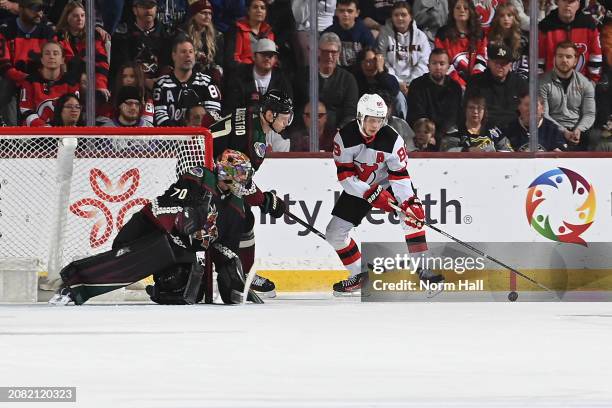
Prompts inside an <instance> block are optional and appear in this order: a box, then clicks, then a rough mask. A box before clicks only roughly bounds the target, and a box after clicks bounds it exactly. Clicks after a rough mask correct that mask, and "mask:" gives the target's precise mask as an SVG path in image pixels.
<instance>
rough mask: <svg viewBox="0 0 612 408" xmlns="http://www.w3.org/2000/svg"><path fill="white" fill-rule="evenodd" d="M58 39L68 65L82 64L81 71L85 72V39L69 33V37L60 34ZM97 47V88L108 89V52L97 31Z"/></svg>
mask: <svg viewBox="0 0 612 408" xmlns="http://www.w3.org/2000/svg"><path fill="white" fill-rule="evenodd" d="M58 41H59V43H60V44H61V45H62V48H63V49H64V60H65V61H66V65H68V66H71V65H73V64H75V65H80V66H81V70H80V72H79V73H81V72H85V52H86V50H85V42H86V41H85V39H84V38H79V37H72V36H70V35H68V36H67V37H65V36H59V37H58ZM95 48H96V52H95V66H96V89H108V70H109V64H108V61H109V59H108V53H107V52H106V47H105V45H104V42H103V41H102V37H101V36H100V34H98V32H97V31H96V40H95Z"/></svg>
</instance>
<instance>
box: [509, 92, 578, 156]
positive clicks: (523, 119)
mask: <svg viewBox="0 0 612 408" xmlns="http://www.w3.org/2000/svg"><path fill="white" fill-rule="evenodd" d="M530 100H531V99H530V98H529V91H527V90H525V91H523V92H522V93H521V94H520V95H519V105H518V111H519V116H518V118H516V119H515V120H513V121H512V122H510V124H509V125H508V127H506V128H505V129H504V134H505V135H508V139H509V140H510V144H511V145H512V148H513V149H514V150H516V151H520V152H523V151H528V150H529V103H530V102H529V101H530ZM536 119H537V124H538V145H539V147H538V150H540V151H547V152H548V151H557V152H558V151H562V150H565V149H566V147H567V143H566V142H565V138H564V137H563V133H561V131H560V130H559V127H558V126H557V125H555V124H554V123H553V122H552V121H551V120H550V119H548V118H545V117H544V99H543V98H542V96H538V106H537V108H536Z"/></svg>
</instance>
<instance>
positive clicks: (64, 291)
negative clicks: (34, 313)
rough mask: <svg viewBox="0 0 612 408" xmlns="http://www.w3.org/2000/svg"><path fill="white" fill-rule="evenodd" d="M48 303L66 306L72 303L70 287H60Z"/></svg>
mask: <svg viewBox="0 0 612 408" xmlns="http://www.w3.org/2000/svg"><path fill="white" fill-rule="evenodd" d="M48 303H49V304H51V305H55V306H67V305H69V304H73V305H74V299H73V298H72V291H71V290H70V288H60V289H59V290H58V291H57V292H56V293H55V294H54V295H53V297H52V298H51V299H49V302H48Z"/></svg>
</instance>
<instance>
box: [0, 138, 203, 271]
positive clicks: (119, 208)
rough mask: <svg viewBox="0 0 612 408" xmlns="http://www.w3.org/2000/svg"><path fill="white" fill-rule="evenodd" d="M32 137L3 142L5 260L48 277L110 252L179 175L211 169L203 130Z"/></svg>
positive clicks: (0, 193)
mask: <svg viewBox="0 0 612 408" xmlns="http://www.w3.org/2000/svg"><path fill="white" fill-rule="evenodd" d="M0 129H1V128H0ZM4 129H6V128H4ZM4 129H2V130H3V131H4ZM30 131H32V130H30V129H19V130H16V131H15V133H17V134H1V135H0V248H2V251H1V252H2V255H0V258H4V259H20V258H30V259H36V260H37V262H39V264H40V268H41V270H42V271H49V275H50V276H51V275H52V274H57V273H59V268H61V267H62V266H64V265H66V264H68V263H69V262H71V261H72V260H75V259H80V258H83V257H86V256H89V255H93V254H96V253H100V252H103V251H106V250H109V249H110V248H111V244H112V241H113V239H114V237H115V235H116V234H117V232H118V231H119V229H120V228H121V227H122V226H123V225H124V224H125V223H126V222H127V221H128V220H129V219H130V217H131V215H132V214H134V213H135V212H137V211H138V210H140V209H141V208H142V206H143V205H145V204H146V203H147V202H148V201H149V200H150V199H152V198H154V197H155V196H157V195H160V194H161V193H163V192H164V191H165V190H166V189H167V188H168V187H169V185H170V184H171V183H173V182H174V181H175V180H176V178H177V176H178V175H179V174H182V173H184V172H186V171H187V170H188V169H190V168H191V167H194V166H205V167H208V168H211V166H212V148H211V146H212V145H211V143H212V139H211V135H210V133H209V132H208V131H205V130H204V129H188V128H181V129H161V130H160V129H155V130H153V129H151V128H141V129H137V130H132V129H130V130H125V131H122V130H121V129H114V128H80V129H78V130H68V129H64V130H63V131H61V130H60V131H56V132H57V133H51V132H53V130H51V131H46V132H45V133H43V132H40V133H36V134H29V133H27V134H26V132H30ZM19 132H21V134H19ZM68 132H70V134H68Z"/></svg>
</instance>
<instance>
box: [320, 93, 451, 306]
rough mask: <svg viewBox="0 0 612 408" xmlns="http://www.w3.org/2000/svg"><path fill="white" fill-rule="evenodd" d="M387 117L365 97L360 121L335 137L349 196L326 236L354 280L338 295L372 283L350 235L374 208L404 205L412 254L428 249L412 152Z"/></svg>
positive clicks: (424, 275)
mask: <svg viewBox="0 0 612 408" xmlns="http://www.w3.org/2000/svg"><path fill="white" fill-rule="evenodd" d="M386 117H387V105H386V104H385V102H384V101H383V99H382V98H381V97H380V96H379V95H377V94H365V95H363V96H362V97H361V98H360V99H359V103H358V104H357V120H353V121H352V122H349V123H348V124H346V125H345V126H344V127H343V128H342V129H340V131H339V132H338V134H337V135H336V137H335V138H334V148H333V155H334V161H335V163H336V167H337V172H338V180H339V181H340V184H341V185H342V188H343V189H344V191H343V192H342V194H341V195H340V198H338V201H337V202H336V204H335V205H334V209H333V210H332V219H331V221H330V222H329V224H328V225H327V231H326V234H325V235H326V237H327V241H328V242H329V243H330V244H331V245H332V247H333V248H334V249H335V250H336V252H337V254H338V256H339V257H340V260H341V261H342V263H343V264H344V266H345V267H346V268H347V269H348V270H349V272H350V276H349V278H348V279H346V280H343V281H340V282H338V283H336V284H334V287H333V289H334V294H335V295H342V294H347V293H351V292H356V291H359V290H360V289H361V286H362V284H363V282H364V280H365V279H366V278H367V272H362V271H361V252H360V251H359V248H358V247H357V244H356V243H355V241H354V240H353V239H352V238H351V237H350V235H349V234H350V232H351V230H352V229H353V228H355V227H356V226H358V225H359V224H360V223H361V220H363V218H364V217H365V216H366V215H367V214H368V213H369V212H370V210H371V209H372V207H374V208H379V209H381V210H384V211H387V212H394V210H393V208H392V207H391V206H390V205H389V203H396V204H398V205H399V206H400V207H401V208H402V210H403V211H404V212H403V213H401V214H399V217H400V220H401V221H402V222H401V225H402V228H403V230H404V235H405V238H406V243H407V244H408V250H409V252H410V253H421V252H423V251H426V250H427V241H426V239H425V231H424V230H423V226H424V221H425V212H424V211H423V207H422V205H421V202H420V201H419V199H418V198H417V197H416V196H415V190H414V188H413V186H412V182H411V180H410V176H409V174H408V169H407V166H408V162H407V154H406V147H405V146H404V141H403V139H402V137H401V136H400V135H399V134H398V133H397V132H396V131H395V130H394V129H393V128H392V127H391V126H389V125H387V124H386ZM418 273H419V277H420V278H421V279H422V280H428V281H431V282H441V281H442V280H443V279H444V278H443V277H442V276H441V275H434V274H433V273H432V272H431V271H430V270H425V269H421V270H419V271H418Z"/></svg>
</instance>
